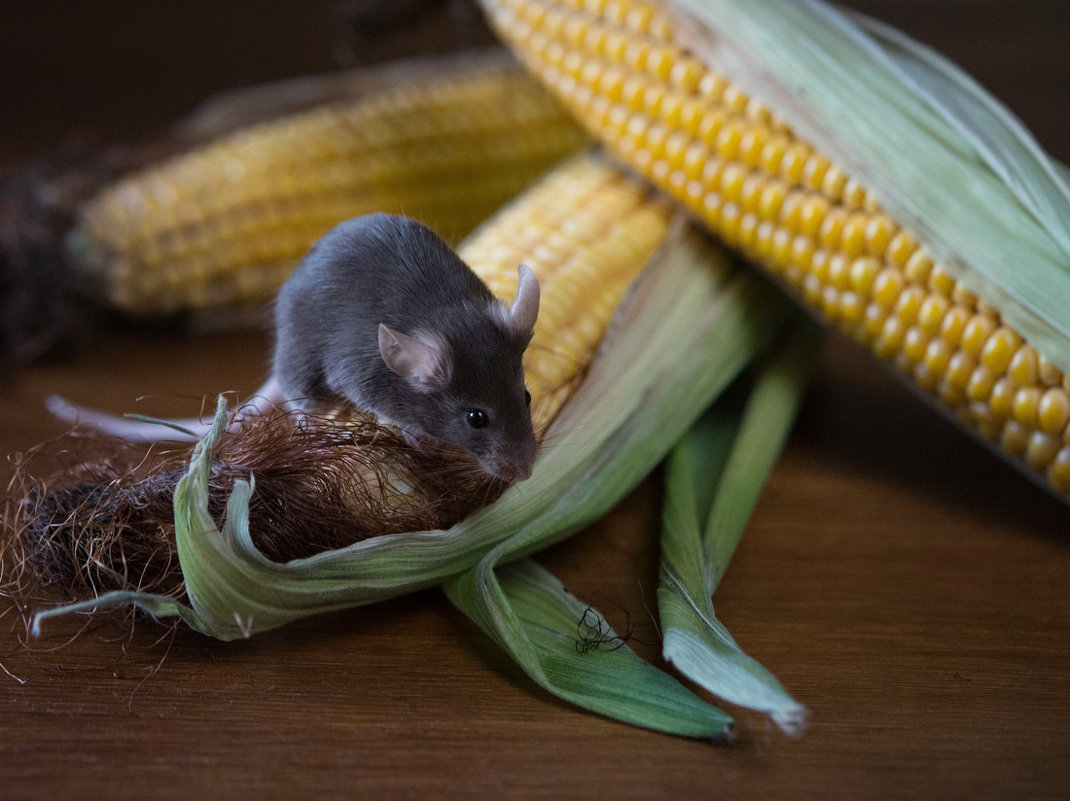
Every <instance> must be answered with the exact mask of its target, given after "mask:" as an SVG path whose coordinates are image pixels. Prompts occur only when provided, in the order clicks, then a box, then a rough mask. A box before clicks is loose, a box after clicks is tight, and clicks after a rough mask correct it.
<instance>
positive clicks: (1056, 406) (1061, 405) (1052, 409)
mask: <svg viewBox="0 0 1070 801" xmlns="http://www.w3.org/2000/svg"><path fill="white" fill-rule="evenodd" d="M1068 420H1070V396H1067V394H1066V391H1065V390H1064V389H1062V387H1058V388H1055V387H1053V388H1051V389H1049V390H1047V391H1046V392H1045V393H1044V394H1043V395H1041V396H1040V401H1039V402H1038V404H1037V422H1038V423H1039V425H1040V429H1041V430H1042V431H1044V432H1045V433H1048V434H1059V433H1061V432H1062V430H1063V429H1064V428H1066V423H1067V421H1068Z"/></svg>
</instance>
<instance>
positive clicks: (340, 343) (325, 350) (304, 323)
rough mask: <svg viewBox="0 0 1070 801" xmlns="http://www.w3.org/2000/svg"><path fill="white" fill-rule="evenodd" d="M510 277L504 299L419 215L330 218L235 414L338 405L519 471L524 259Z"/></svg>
mask: <svg viewBox="0 0 1070 801" xmlns="http://www.w3.org/2000/svg"><path fill="white" fill-rule="evenodd" d="M517 274H518V284H517V291H516V295H515V297H514V299H513V301H512V303H510V304H506V303H504V302H503V301H501V300H499V299H498V298H496V297H495V296H494V295H493V294H492V293H491V291H490V290H489V289H488V288H487V286H486V284H484V283H483V281H482V280H481V279H480V278H479V276H477V275H476V274H475V272H473V271H472V269H471V268H470V267H469V266H468V265H467V264H466V263H465V262H464V261H463V260H462V259H461V257H460V256H459V255H457V253H456V252H454V250H453V249H452V248H451V247H450V246H449V245H448V244H447V243H446V242H445V241H444V240H443V239H442V238H440V237H439V236H438V235H437V234H436V233H435V232H434V231H432V230H431V229H430V228H428V227H427V226H425V225H423V224H422V223H420V222H418V221H417V220H415V219H412V218H410V217H406V216H403V215H395V214H386V213H376V214H368V215H364V216H361V217H355V218H353V219H350V220H346V221H345V222H342V223H340V224H338V225H336V226H335V227H334V228H333V229H331V230H330V231H329V232H328V233H327V234H325V235H324V236H323V237H322V238H320V240H319V241H318V242H316V244H315V245H313V247H312V249H311V250H310V251H309V252H308V254H307V255H306V256H305V257H304V258H303V259H302V260H301V262H300V263H299V264H298V266H297V267H296V268H295V270H294V272H293V273H292V274H291V275H290V277H289V278H288V279H287V281H286V283H285V284H283V286H282V288H281V289H280V290H279V293H278V297H277V299H276V303H275V316H274V322H275V345H274V352H273V357H272V362H271V373H270V377H269V378H268V380H267V381H266V382H265V384H264V385H263V386H262V387H261V388H260V389H259V390H257V392H256V393H255V394H254V396H253V399H252V400H251V402H250V403H249V404H246V405H245V406H243V407H242V410H241V413H242V414H244V415H250V414H262V413H263V412H265V411H266V410H267V409H269V408H271V407H272V406H275V405H282V406H284V407H286V408H289V409H292V410H296V411H298V412H300V411H306V410H311V409H313V408H315V407H316V406H320V405H324V404H331V403H337V402H338V401H345V402H349V403H352V404H354V405H356V406H358V407H360V408H362V409H364V410H366V411H368V412H370V413H372V414H374V415H375V416H376V417H377V418H379V420H380V421H382V422H384V423H386V424H389V425H393V426H396V427H397V428H398V429H399V430H400V431H401V432H402V434H403V435H404V437H405V439H406V440H407V441H408V442H409V443H410V444H411V445H413V446H414V447H417V448H420V449H423V450H431V449H434V448H437V447H441V445H442V443H446V444H448V445H452V446H455V447H457V448H460V449H461V450H463V451H465V452H466V453H468V454H470V455H471V456H472V457H474V458H475V459H476V460H477V461H478V463H479V466H480V468H481V469H482V470H483V471H484V472H486V473H487V474H489V475H490V476H493V477H494V478H497V479H501V480H504V481H510V482H512V481H522V480H524V479H527V478H529V477H530V475H531V471H532V467H533V465H534V462H535V456H536V451H537V444H536V439H535V433H534V430H533V427H532V422H531V413H530V408H529V407H530V404H531V395H530V394H529V393H528V391H527V389H526V387H525V385H524V369H523V355H524V351H525V350H526V349H527V346H528V344H529V342H530V341H531V337H532V334H533V333H534V327H535V321H536V319H537V317H538V312H539V296H540V289H539V282H538V279H537V278H536V276H535V274H534V273H533V272H532V271H531V269H530V268H529V267H527V266H526V265H524V264H521V265H519V266H518V268H517ZM46 405H47V406H48V408H49V410H50V411H51V412H52V413H53V414H54V415H56V416H57V417H59V418H61V419H63V420H65V421H67V422H71V423H87V424H89V425H91V426H93V427H95V428H97V429H99V430H101V431H103V432H104V433H107V434H111V435H114V436H119V437H123V438H125V439H129V440H136V441H157V440H165V439H166V440H175V439H194V438H199V437H200V436H203V433H204V432H205V431H206V430H207V427H208V426H209V423H207V422H205V421H200V420H173V421H165V422H166V423H168V424H170V425H171V426H172V428H167V427H165V426H161V425H159V424H155V423H150V422H146V421H138V420H129V419H125V418H122V417H119V416H116V415H110V414H107V413H103V412H98V411H95V410H92V409H87V408H86V407H83V406H79V405H76V404H72V403H70V402H69V401H66V400H65V399H63V398H60V397H58V396H52V397H51V398H49V399H48V400H47V401H46ZM237 424H239V425H240V419H239V420H238V421H237ZM175 428H181V429H185V431H178V432H176V431H175V430H174V429H175Z"/></svg>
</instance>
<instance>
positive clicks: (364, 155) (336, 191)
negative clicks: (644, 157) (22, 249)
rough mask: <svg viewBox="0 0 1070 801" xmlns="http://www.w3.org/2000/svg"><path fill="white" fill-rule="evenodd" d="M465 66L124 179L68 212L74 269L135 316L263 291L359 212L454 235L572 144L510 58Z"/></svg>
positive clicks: (552, 104) (552, 107)
mask: <svg viewBox="0 0 1070 801" xmlns="http://www.w3.org/2000/svg"><path fill="white" fill-rule="evenodd" d="M475 66H476V67H478V69H476V68H474V67H471V66H469V67H468V68H467V69H462V70H456V69H455V70H453V72H454V73H456V74H446V75H445V76H442V75H440V74H439V73H438V72H437V71H436V72H435V73H434V75H433V77H431V78H430V79H427V80H424V81H423V82H422V83H420V84H415V83H410V84H409V85H405V86H385V87H381V88H379V89H378V90H377V91H370V92H368V93H367V94H366V95H364V96H362V97H359V98H357V99H355V100H352V101H350V102H348V103H332V104H328V105H325V106H321V107H318V108H313V109H310V110H307V111H303V112H300V113H296V114H293V115H290V116H287V117H284V118H282V119H279V120H275V121H267V122H262V123H260V124H258V125H255V126H252V127H251V128H248V129H246V130H243V131H238V132H236V133H233V134H230V135H228V136H226V137H224V138H222V139H220V140H218V141H215V142H214V143H209V144H207V145H205V146H203V147H200V148H197V149H195V150H193V151H191V152H188V153H185V154H182V155H179V156H176V157H173V158H171V159H169V160H166V161H164V162H163V163H160V164H158V165H156V166H152V167H150V168H148V169H145V170H143V171H141V172H138V173H135V174H133V175H130V176H128V177H126V178H123V179H121V180H119V181H118V182H117V183H115V184H114V185H111V186H109V187H106V188H105V189H103V190H102V191H101V192H100V193H98V194H97V195H96V196H95V197H94V198H92V199H91V200H90V201H88V202H87V203H86V204H84V205H83V207H82V208H81V209H80V214H79V217H78V220H77V223H76V226H75V228H74V229H73V231H72V233H71V234H70V236H69V246H70V248H71V250H72V253H73V255H74V261H75V263H76V264H77V265H78V266H79V267H80V268H81V269H82V270H84V271H85V272H86V273H88V274H89V275H90V277H91V278H92V279H94V281H95V283H96V284H97V285H98V286H99V287H101V291H102V293H103V294H104V295H105V296H106V297H107V299H108V300H109V301H110V302H111V303H113V304H114V305H115V306H117V307H119V308H120V309H123V310H124V311H127V312H129V313H133V314H139V315H146V314H155V313H160V312H171V311H176V310H180V309H190V308H193V309H200V308H205V307H219V306H223V305H235V304H241V303H248V302H256V301H262V300H265V299H267V298H270V297H271V296H272V294H273V293H274V291H275V290H276V289H278V287H279V286H280V285H281V283H282V282H283V281H284V280H285V279H286V277H287V276H288V275H289V273H290V271H291V270H292V268H293V266H294V264H295V263H296V261H297V259H299V258H300V257H301V256H302V255H303V254H304V253H305V252H306V251H307V250H308V248H309V247H310V246H311V245H312V243H313V242H315V240H316V239H318V238H319V236H321V235H322V234H323V233H324V232H325V231H326V230H328V229H329V228H330V227H331V226H333V225H334V224H335V223H337V222H339V221H341V220H343V219H346V218H348V217H352V216H355V215H358V214H361V213H367V212H371V211H394V212H399V213H407V214H410V215H412V216H416V217H419V218H421V219H422V220H424V221H426V222H427V223H428V224H430V225H431V226H432V227H434V228H435V229H436V230H438V231H439V232H440V233H442V234H443V235H444V236H446V237H447V238H453V239H456V238H458V237H459V236H460V235H462V234H464V233H466V232H467V231H468V230H470V229H471V228H473V227H474V226H475V225H476V224H478V222H480V221H481V220H483V219H485V218H486V217H487V216H488V215H489V214H490V213H491V212H493V210H494V209H496V208H497V207H498V206H499V205H500V204H501V203H502V202H504V201H505V200H507V199H508V198H509V197H511V196H512V195H514V194H516V193H517V192H518V191H519V190H520V189H521V188H522V187H523V186H524V185H525V184H526V183H527V182H529V181H530V180H531V179H532V178H534V177H535V176H537V175H538V174H539V173H540V172H542V171H543V170H545V169H546V168H547V167H548V166H549V165H551V164H552V163H553V162H555V161H556V160H558V159H559V158H561V157H562V156H564V155H565V154H567V153H568V152H570V151H574V150H575V149H577V148H578V147H579V146H580V145H581V143H582V141H583V134H582V133H581V131H580V129H579V128H578V126H576V124H575V123H573V122H572V121H571V120H570V118H569V117H568V115H567V114H566V113H565V112H564V110H563V109H562V108H561V107H560V106H559V105H558V104H557V102H556V101H554V100H553V98H552V97H550V95H549V94H548V93H547V92H546V91H545V90H544V89H542V87H541V86H539V85H538V83H537V82H535V81H533V80H532V79H531V78H530V77H528V76H527V75H526V74H525V73H524V72H523V70H521V69H520V68H519V67H517V66H516V65H515V64H514V63H512V62H509V61H507V60H504V59H501V58H497V59H495V60H494V61H492V62H490V63H489V64H488V63H486V62H484V63H480V64H477V65H475ZM445 71H446V72H447V73H449V70H448V69H447V70H445Z"/></svg>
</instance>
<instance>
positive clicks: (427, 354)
mask: <svg viewBox="0 0 1070 801" xmlns="http://www.w3.org/2000/svg"><path fill="white" fill-rule="evenodd" d="M379 354H380V355H381V356H382V357H383V361H384V362H386V366H387V367H389V368H390V369H391V370H392V371H393V372H395V373H397V374H398V375H399V376H401V377H402V378H405V379H408V380H409V381H412V382H413V383H415V384H419V385H422V386H425V387H444V386H446V384H448V383H449V380H450V360H449V354H448V353H447V352H446V346H445V345H443V344H441V343H438V342H435V341H433V340H431V339H430V338H425V339H421V338H419V337H414V336H409V335H408V334H403V333H401V332H400V331H395V330H394V329H393V328H390V327H389V326H387V325H385V324H383V323H379Z"/></svg>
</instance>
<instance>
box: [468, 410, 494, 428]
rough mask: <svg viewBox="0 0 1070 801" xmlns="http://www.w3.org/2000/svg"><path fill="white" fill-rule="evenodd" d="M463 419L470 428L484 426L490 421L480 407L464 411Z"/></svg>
mask: <svg viewBox="0 0 1070 801" xmlns="http://www.w3.org/2000/svg"><path fill="white" fill-rule="evenodd" d="M464 419H465V420H466V421H467V422H468V425H470V426H472V428H484V427H486V425H487V423H489V422H490V420H489V419H488V418H487V413H486V412H485V411H483V410H482V409H469V410H468V411H467V412H465V415H464Z"/></svg>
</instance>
